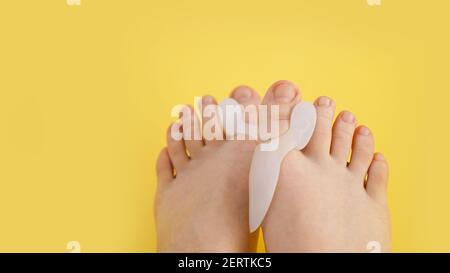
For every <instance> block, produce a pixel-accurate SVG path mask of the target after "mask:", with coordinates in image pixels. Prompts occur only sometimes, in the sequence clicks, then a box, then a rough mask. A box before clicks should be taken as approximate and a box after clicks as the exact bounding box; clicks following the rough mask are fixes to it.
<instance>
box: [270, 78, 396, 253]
mask: <svg viewBox="0 0 450 273" xmlns="http://www.w3.org/2000/svg"><path fill="white" fill-rule="evenodd" d="M290 88H291V90H292V92H291V93H289V92H285V95H286V97H285V103H283V104H281V105H280V108H282V109H283V111H281V115H285V116H281V117H280V119H281V120H285V121H282V122H283V123H285V124H284V125H283V128H284V130H286V128H288V126H289V125H288V121H287V118H288V117H289V114H290V109H292V102H291V101H290V100H292V101H294V102H295V101H296V98H297V97H298V95H297V94H296V93H295V92H298V89H297V87H295V85H293V84H291V86H290ZM285 89H288V88H287V87H286V88H285ZM272 100H273V97H272V96H271V95H270V94H268V95H266V97H265V98H264V100H263V104H268V105H270V104H271V103H272ZM315 106H316V109H317V115H318V117H317V125H316V128H315V132H314V134H313V137H312V139H311V141H310V142H309V144H308V145H307V147H306V148H305V149H304V150H303V151H292V152H290V153H289V154H288V155H287V156H286V157H285V159H284V161H283V163H282V167H281V172H280V178H279V182H278V186H277V189H276V192H275V195H274V198H273V200H272V203H271V207H270V208H269V211H268V214H267V216H266V218H265V220H264V222H263V233H264V241H265V244H266V249H267V251H268V252H368V248H367V247H368V244H369V245H370V244H374V243H373V242H372V241H376V242H375V245H379V246H380V250H381V251H383V252H386V251H389V250H390V220H389V212H388V208H387V203H386V202H387V200H386V187H387V180H388V166H387V163H386V161H385V159H384V158H383V156H382V155H381V154H375V155H374V139H373V135H372V133H371V131H370V130H369V129H368V128H367V127H365V126H359V127H356V118H355V116H354V115H353V114H352V113H350V112H347V111H344V112H341V113H340V114H339V115H338V116H337V118H336V121H335V122H334V124H333V116H334V111H335V103H334V102H333V101H332V100H331V99H330V98H327V97H320V98H318V99H317V100H316V101H315ZM350 154H351V159H350V162H348V158H349V155H350Z"/></svg>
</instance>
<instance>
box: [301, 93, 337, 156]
mask: <svg viewBox="0 0 450 273" xmlns="http://www.w3.org/2000/svg"><path fill="white" fill-rule="evenodd" d="M314 105H315V107H316V111H317V121H316V127H315V129H314V133H313V136H312V137H311V140H310V141H309V143H308V146H306V149H305V153H306V154H308V155H310V156H313V157H323V156H329V154H330V145H331V124H332V121H333V116H334V111H335V108H336V106H335V103H334V101H333V100H331V99H330V98H328V97H320V98H318V99H317V100H316V101H315V103H314Z"/></svg>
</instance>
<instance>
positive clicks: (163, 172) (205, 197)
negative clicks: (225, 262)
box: [155, 86, 260, 252]
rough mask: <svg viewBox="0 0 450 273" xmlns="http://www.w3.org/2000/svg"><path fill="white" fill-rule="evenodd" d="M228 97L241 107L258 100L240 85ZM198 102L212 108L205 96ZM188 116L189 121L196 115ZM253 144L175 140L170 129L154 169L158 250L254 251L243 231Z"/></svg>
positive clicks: (250, 142)
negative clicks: (156, 186)
mask: <svg viewBox="0 0 450 273" xmlns="http://www.w3.org/2000/svg"><path fill="white" fill-rule="evenodd" d="M231 97H232V98H234V99H235V100H237V101H238V102H239V103H240V104H242V105H258V104H259V102H260V100H259V97H258V95H257V94H256V93H255V92H254V91H253V90H252V89H250V88H248V87H245V86H241V87H238V88H236V89H235V90H234V91H233V92H232V94H231ZM202 103H203V106H204V107H205V106H206V105H209V104H216V102H215V101H214V99H213V98H212V97H209V96H207V97H204V98H203V100H202ZM188 118H189V119H190V120H191V121H192V122H194V121H195V118H196V117H195V115H191V116H190V117H188ZM204 122H206V121H204ZM255 145H256V143H255V142H254V141H220V140H203V141H201V140H186V141H185V140H181V141H175V140H174V139H173V138H171V136H170V129H169V131H168V136H167V148H164V149H163V150H162V151H161V153H160V155H159V158H158V162H157V167H156V168H157V175H158V188H157V193H156V197H155V218H156V219H155V220H156V230H157V249H158V251H159V252H248V251H251V250H253V249H251V247H252V244H251V240H250V235H249V232H248V182H247V181H248V173H249V168H250V162H251V157H252V154H253V150H254V148H255ZM186 150H187V151H188V153H186ZM188 155H189V156H188ZM174 173H176V176H175V175H174Z"/></svg>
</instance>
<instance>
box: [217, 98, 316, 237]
mask: <svg viewBox="0 0 450 273" xmlns="http://www.w3.org/2000/svg"><path fill="white" fill-rule="evenodd" d="M220 108H221V111H220V118H221V121H222V125H223V128H224V130H225V134H226V135H227V137H235V136H237V135H248V132H250V133H251V132H258V131H257V130H254V128H253V127H252V126H256V125H253V124H246V123H245V121H244V118H243V114H242V109H241V107H240V106H239V104H238V102H236V101H235V100H234V99H226V100H224V101H222V102H221V103H220ZM231 119H233V120H234V121H235V122H231V123H230V122H229V121H231ZM315 125H316V109H315V107H314V106H313V105H312V104H311V103H307V102H300V103H298V104H297V105H296V106H295V107H294V109H293V110H292V113H291V120H290V128H289V130H288V131H287V132H286V133H285V134H283V135H282V136H280V137H277V138H273V139H270V140H269V141H268V142H265V143H260V144H258V145H257V146H256V149H255V151H254V153H253V159H252V163H251V167H250V175H249V225H250V226H249V228H250V232H254V231H255V230H256V229H258V227H259V226H260V225H261V223H262V221H263V220H264V217H265V215H266V213H267V210H268V209H269V206H270V203H271V202H272V197H273V194H274V193H275V188H276V186H277V183H278V176H279V174H280V167H281V163H282V161H283V159H284V157H285V156H286V155H287V154H288V153H289V152H290V151H292V150H294V149H295V150H302V149H303V148H304V147H305V146H306V145H307V144H308V142H309V140H310V139H311V136H312V134H313V132H314V128H315ZM246 126H248V127H247V128H249V130H248V132H246V131H245V128H246ZM250 137H252V139H257V133H256V135H251V136H250ZM276 145H278V146H277V148H275V149H264V147H268V146H269V147H270V146H272V147H274V146H275V147H276Z"/></svg>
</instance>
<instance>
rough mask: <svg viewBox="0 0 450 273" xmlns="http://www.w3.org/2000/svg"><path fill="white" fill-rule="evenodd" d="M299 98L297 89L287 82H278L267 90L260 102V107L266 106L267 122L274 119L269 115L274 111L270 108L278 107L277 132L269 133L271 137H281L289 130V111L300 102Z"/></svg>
mask: <svg viewBox="0 0 450 273" xmlns="http://www.w3.org/2000/svg"><path fill="white" fill-rule="evenodd" d="M300 97H301V96H300V92H299V89H298V87H297V86H296V85H295V84H293V83H291V82H289V81H278V82H276V83H274V84H273V85H272V86H271V87H270V88H269V90H268V91H267V93H266V95H265V96H264V99H263V102H262V105H266V106H268V107H267V108H268V109H267V120H268V122H270V121H271V120H272V119H276V117H272V115H271V112H272V110H274V108H272V107H273V106H278V109H279V111H278V113H279V114H278V119H279V129H278V131H277V132H271V133H270V134H269V135H270V136H271V137H275V136H279V135H282V134H283V133H285V132H286V131H287V130H288V129H289V120H290V115H291V110H292V108H293V107H294V106H295V105H296V104H297V103H298V102H299V101H300ZM260 110H261V109H260ZM263 138H266V137H263Z"/></svg>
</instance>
